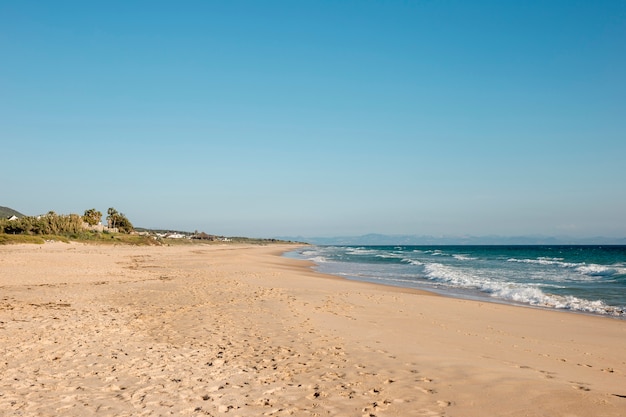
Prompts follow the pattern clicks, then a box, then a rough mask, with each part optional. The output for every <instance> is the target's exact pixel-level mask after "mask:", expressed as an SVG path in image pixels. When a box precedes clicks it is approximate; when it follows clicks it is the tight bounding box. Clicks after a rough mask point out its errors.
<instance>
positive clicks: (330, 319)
mask: <svg viewBox="0 0 626 417" xmlns="http://www.w3.org/2000/svg"><path fill="white" fill-rule="evenodd" d="M289 248H290V247H289V246H286V245H285V246H279V245H276V246H237V245H197V246H170V247H134V246H104V245H85V244H79V243H70V244H66V243H47V244H45V245H14V246H0V355H1V357H0V377H1V378H0V416H59V415H63V416H86V415H98V416H169V415H174V416H206V415H208V416H221V415H225V416H263V415H272V416H285V415H293V416H379V417H383V416H451V417H455V416H458V417H461V416H463V417H472V416H550V417H554V416H568V417H570V416H585V417H588V416H605V417H606V416H625V415H626V321H623V320H616V319H611V318H601V317H593V316H585V315H581V314H572V313H564V312H554V311H545V310H539V309H531V308H523V307H514V306H507V305H500V304H492V303H484V302H477V301H468V300H459V299H453V298H447V297H441V296H435V295H431V294H427V293H421V292H418V291H411V290H399V289H393V288H388V287H382V286H377V285H372V284H366V283H359V282H353V281H348V280H342V279H338V278H332V277H328V276H325V275H321V274H317V273H315V272H313V271H312V270H311V269H310V265H309V264H308V263H306V262H303V261H298V260H293V259H288V258H285V257H281V256H280V254H281V253H282V252H284V251H286V250H289Z"/></svg>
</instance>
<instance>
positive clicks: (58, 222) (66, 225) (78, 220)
mask: <svg viewBox="0 0 626 417" xmlns="http://www.w3.org/2000/svg"><path fill="white" fill-rule="evenodd" d="M101 219H102V213H101V212H99V211H97V210H96V209H88V210H85V213H84V214H83V215H82V216H80V215H78V214H56V213H55V212H54V211H49V212H48V213H47V214H44V215H41V216H25V217H22V218H19V219H15V220H9V219H0V233H8V234H27V235H75V234H79V233H81V232H83V231H84V230H85V223H86V224H88V225H90V226H95V225H97V224H99V223H100V220H101ZM106 219H107V224H108V227H109V228H112V229H117V231H118V232H121V233H130V232H132V231H134V230H135V229H134V227H133V225H132V223H131V222H130V220H128V218H127V217H126V216H125V215H124V214H123V213H120V212H118V211H117V210H116V209H114V208H113V207H111V208H109V209H108V211H107V218H106Z"/></svg>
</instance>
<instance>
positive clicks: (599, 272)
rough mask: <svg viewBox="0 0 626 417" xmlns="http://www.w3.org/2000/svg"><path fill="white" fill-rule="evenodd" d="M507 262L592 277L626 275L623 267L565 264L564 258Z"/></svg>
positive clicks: (512, 260) (513, 259) (511, 260)
mask: <svg viewBox="0 0 626 417" xmlns="http://www.w3.org/2000/svg"><path fill="white" fill-rule="evenodd" d="M507 262H517V263H526V264H536V265H554V266H557V267H562V268H567V269H573V270H575V271H576V272H578V273H580V274H582V275H587V276H590V277H612V276H616V275H624V274H626V268H624V267H623V266H621V265H598V264H586V263H574V262H563V259H562V258H538V259H515V258H510V259H507Z"/></svg>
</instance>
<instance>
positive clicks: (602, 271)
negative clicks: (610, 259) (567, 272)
mask: <svg viewBox="0 0 626 417" xmlns="http://www.w3.org/2000/svg"><path fill="white" fill-rule="evenodd" d="M576 271H578V272H580V273H581V274H584V275H590V276H592V277H607V276H612V275H618V274H620V269H619V268H614V267H610V266H603V265H595V264H590V265H581V266H579V267H577V268H576Z"/></svg>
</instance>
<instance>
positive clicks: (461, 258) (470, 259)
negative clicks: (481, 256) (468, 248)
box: [452, 255, 478, 261]
mask: <svg viewBox="0 0 626 417" xmlns="http://www.w3.org/2000/svg"><path fill="white" fill-rule="evenodd" d="M452 257H453V258H454V259H458V260H459V261H475V260H477V259H478V258H473V257H471V256H468V255H452Z"/></svg>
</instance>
